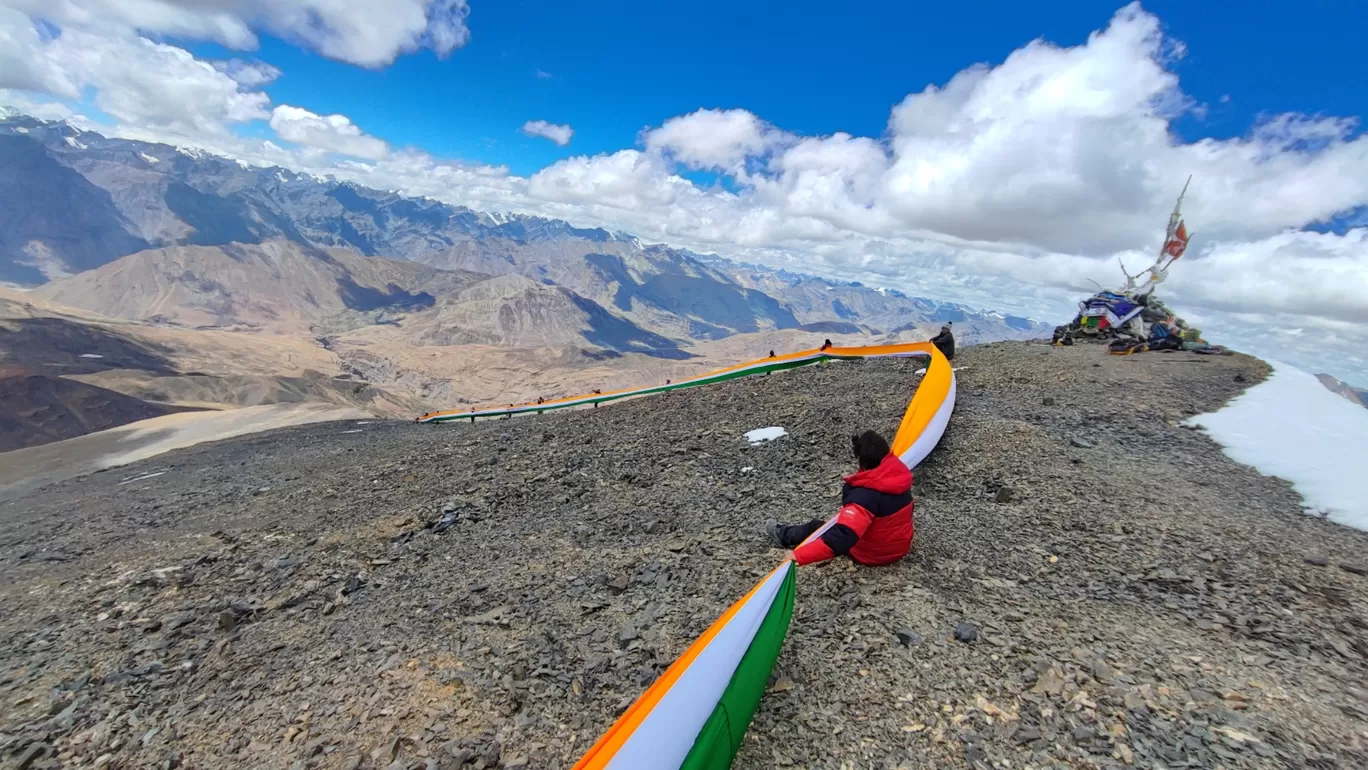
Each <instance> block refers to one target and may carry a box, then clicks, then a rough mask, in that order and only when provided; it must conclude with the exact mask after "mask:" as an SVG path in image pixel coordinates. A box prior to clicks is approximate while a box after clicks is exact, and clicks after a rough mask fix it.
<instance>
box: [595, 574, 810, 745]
mask: <svg viewBox="0 0 1368 770" xmlns="http://www.w3.org/2000/svg"><path fill="white" fill-rule="evenodd" d="M795 570H796V567H794V565H793V563H792V562H787V561H786V562H784V563H783V564H781V565H779V566H778V567H776V568H775V569H774V571H773V572H771V573H770V574H769V575H768V576H766V577H765V579H764V580H761V581H760V583H759V584H758V585H756V586H755V588H753V589H751V592H750V593H748V594H746V595H745V596H744V597H742V598H741V600H740V601H738V602H737V603H736V604H733V605H732V606H731V608H730V609H728V610H727V611H726V612H725V613H723V615H722V617H720V618H718V619H717V621H716V622H715V623H713V624H712V626H710V627H709V628H708V630H707V631H705V632H704V633H703V635H702V636H700V637H698V639H697V640H696V641H695V642H694V643H693V644H692V645H691V646H690V647H689V649H687V650H685V651H684V654H683V655H680V656H679V658H677V659H676V660H675V662H674V663H673V664H672V665H671V666H670V667H669V668H668V669H666V671H665V673H664V674H662V675H661V676H660V678H659V679H657V680H656V682H655V684H653V685H651V688H650V689H649V690H647V691H646V692H645V693H643V694H642V696H641V697H640V698H638V699H637V701H636V703H634V704H632V707H631V708H629V709H627V712H626V713H624V714H623V715H622V716H621V717H620V718H618V721H617V722H616V723H615V724H614V725H613V726H612V727H611V728H610V729H609V730H608V732H606V733H604V734H603V737H601V738H599V740H598V743H596V744H594V747H593V748H592V749H590V750H589V753H587V754H585V755H584V758H583V759H581V760H580V761H579V763H578V764H576V765H575V770H666V769H667V768H668V769H669V770H673V769H674V768H680V770H723V769H724V768H727V767H730V766H731V761H732V758H733V757H735V756H736V752H737V750H739V749H740V748H741V739H742V738H743V737H744V736H745V734H746V727H747V726H748V725H749V724H750V720H751V717H752V716H753V715H754V714H755V709H756V708H757V707H758V706H759V705H760V698H761V697H762V696H763V695H764V693H765V686H766V682H767V681H768V679H769V675H770V671H771V670H772V669H773V668H774V661H775V660H776V659H777V658H778V657H779V649H780V648H781V647H782V646H783V643H784V636H785V634H787V633H788V625H789V618H790V617H792V615H793V594H794V572H795Z"/></svg>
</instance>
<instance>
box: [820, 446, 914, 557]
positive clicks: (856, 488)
mask: <svg viewBox="0 0 1368 770" xmlns="http://www.w3.org/2000/svg"><path fill="white" fill-rule="evenodd" d="M845 482H846V483H845V488H844V489H843V490H841V510H840V511H838V512H837V513H836V516H835V517H834V518H832V519H831V520H830V521H828V522H827V523H826V524H824V525H822V527H821V529H818V530H817V531H816V532H814V533H812V536H811V537H809V538H808V539H807V540H804V541H803V543H802V545H800V546H798V547H797V548H795V549H793V556H794V560H795V561H797V562H798V563H799V564H812V563H813V562H819V561H825V560H827V559H830V558H831V557H833V556H838V555H840V554H849V555H850V558H852V559H854V560H855V561H857V562H859V563H860V564H864V565H867V566H870V567H878V566H882V565H884V564H892V563H893V562H895V561H897V560H899V559H901V558H902V557H904V556H906V555H907V551H908V549H910V548H911V547H912V471H910V470H908V468H907V466H906V465H903V463H902V460H899V459H898V457H897V456H896V455H893V454H889V455H888V456H887V457H885V458H884V459H883V462H881V463H879V467H877V468H871V469H869V470H867V471H860V472H859V473H856V474H855V475H853V476H847V477H846V480H845Z"/></svg>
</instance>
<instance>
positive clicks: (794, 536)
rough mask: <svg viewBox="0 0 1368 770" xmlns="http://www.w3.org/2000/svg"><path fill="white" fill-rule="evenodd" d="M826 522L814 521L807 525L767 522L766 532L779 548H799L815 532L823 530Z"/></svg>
mask: <svg viewBox="0 0 1368 770" xmlns="http://www.w3.org/2000/svg"><path fill="white" fill-rule="evenodd" d="M825 523H826V522H825V521H823V520H821V519H813V520H812V521H809V522H808V523H806V524H780V523H778V522H776V521H768V522H765V532H766V533H767V534H768V535H769V537H770V540H771V541H772V542H773V543H774V545H775V547H777V548H797V547H798V546H799V545H801V544H802V543H803V541H804V540H807V539H808V537H809V536H811V535H812V533H813V532H816V531H817V530H819V529H821V528H822V525H823V524H825Z"/></svg>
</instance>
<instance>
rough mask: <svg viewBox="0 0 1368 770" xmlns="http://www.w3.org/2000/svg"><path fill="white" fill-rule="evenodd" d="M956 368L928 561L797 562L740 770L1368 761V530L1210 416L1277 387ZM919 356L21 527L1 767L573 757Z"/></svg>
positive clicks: (82, 510)
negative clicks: (1240, 459)
mask: <svg viewBox="0 0 1368 770" xmlns="http://www.w3.org/2000/svg"><path fill="white" fill-rule="evenodd" d="M956 364H957V365H964V366H966V367H967V368H965V369H964V370H962V371H961V372H960V373H959V375H958V377H959V404H958V407H957V409H956V412H955V416H954V419H953V420H952V422H951V426H950V430H949V432H948V433H947V435H946V437H945V440H944V442H943V444H942V446H941V448H940V449H938V450H937V452H936V453H934V454H933V455H932V456H931V458H930V459H929V460H928V461H927V462H926V463H924V464H923V466H922V467H920V468H918V470H917V487H916V490H915V494H916V499H917V510H916V518H917V521H916V527H917V536H916V538H917V539H916V544H915V549H914V552H913V553H912V554H911V555H910V556H909V557H908V558H907V559H905V560H904V561H903V562H901V563H899V564H898V565H895V566H893V567H888V568H882V569H867V568H862V567H857V566H854V565H852V564H851V563H849V562H847V561H840V560H838V561H834V562H832V563H829V564H826V565H822V566H815V567H808V568H803V570H802V571H801V573H800V574H799V584H798V601H797V607H796V610H795V615H794V620H793V625H792V628H791V631H790V635H789V638H788V640H787V642H786V644H785V646H784V650H783V653H782V654H781V656H780V658H779V662H778V664H777V666H776V670H775V672H774V680H773V686H772V688H771V691H770V693H769V694H768V695H767V697H766V698H765V700H764V701H763V702H762V704H761V706H760V710H759V712H758V713H757V715H756V718H755V722H754V724H753V725H752V728H751V730H750V732H749V734H748V736H747V738H746V740H745V743H744V745H743V747H742V749H741V753H740V755H739V756H738V758H737V761H736V763H735V767H736V768H738V770H759V769H760V768H775V767H780V768H790V767H791V768H812V769H813V770H816V769H818V768H831V769H833V770H836V769H837V768H880V769H881V770H885V769H889V768H916V767H927V766H937V767H970V766H972V767H1007V766H1009V764H1007V763H1010V766H1011V767H1025V766H1034V767H1066V766H1067V767H1126V766H1136V767H1145V768H1150V767H1179V766H1185V765H1186V766H1193V767H1197V766H1201V767H1217V766H1224V767H1287V766H1314V767H1363V766H1368V753H1365V749H1364V741H1365V735H1368V734H1366V733H1365V731H1366V730H1368V686H1365V685H1364V682H1368V658H1366V656H1368V643H1366V642H1365V639H1366V638H1368V636H1366V635H1365V632H1366V631H1368V622H1366V621H1365V618H1366V617H1368V614H1366V613H1368V578H1364V577H1363V576H1362V575H1360V574H1357V573H1355V572H1352V571H1347V570H1344V569H1338V568H1331V567H1337V566H1338V565H1341V564H1349V565H1351V566H1357V565H1359V564H1361V562H1362V559H1361V555H1362V554H1363V553H1365V552H1368V533H1363V532H1357V531H1354V530H1348V529H1343V528H1340V527H1337V526H1335V525H1333V524H1330V523H1328V522H1325V521H1323V520H1319V519H1316V518H1312V517H1308V516H1306V515H1304V514H1303V513H1302V512H1301V510H1300V508H1299V504H1298V499H1297V497H1296V495H1295V494H1293V492H1292V491H1291V488H1290V487H1289V486H1288V485H1287V484H1286V483H1284V482H1282V481H1279V480H1276V479H1271V478H1265V477H1262V476H1260V475H1259V474H1257V473H1256V472H1254V471H1253V470H1251V469H1249V468H1245V467H1242V466H1239V465H1236V464H1234V463H1232V462H1231V461H1229V460H1228V459H1226V458H1225V457H1224V456H1223V455H1222V454H1221V451H1220V449H1219V447H1217V446H1216V445H1215V444H1214V443H1213V442H1211V441H1210V440H1208V439H1207V438H1206V437H1205V436H1203V435H1202V434H1201V433H1200V432H1197V431H1193V430H1189V429H1187V428H1183V427H1179V423H1180V422H1181V421H1182V420H1183V419H1184V418H1185V417H1188V416H1190V415H1192V414H1194V413H1197V412H1202V411H1207V410H1211V409H1215V408H1217V407H1219V406H1220V405H1221V404H1223V403H1224V402H1225V401H1227V400H1228V399H1230V398H1231V397H1232V396H1234V395H1236V394H1237V393H1238V392H1240V390H1241V389H1242V388H1243V387H1245V386H1246V384H1245V383H1241V382H1237V379H1243V380H1245V381H1246V383H1251V382H1257V381H1258V380H1259V379H1261V378H1262V377H1263V376H1265V375H1266V373H1267V369H1266V367H1264V366H1263V365H1262V364H1260V363H1258V362H1256V361H1254V360H1252V359H1248V358H1245V357H1240V356H1236V357H1229V358H1220V357H1211V358H1198V357H1195V356H1190V355H1187V354H1168V355H1166V354H1159V353H1154V354H1146V355H1137V356H1130V357H1124V358H1113V357H1108V356H1107V355H1106V354H1105V352H1104V351H1102V350H1100V349H1098V348H1095V347H1092V346H1075V347H1073V348H1051V347H1048V346H1045V345H1040V344H1021V343H1007V344H997V345H988V346H983V347H975V348H970V349H967V350H965V351H963V352H962V353H961V354H960V356H959V357H958V358H957V359H956ZM917 368H918V367H917V365H916V363H915V362H909V361H893V360H889V361H866V362H851V363H830V364H825V365H822V366H817V367H811V368H807V369H804V370H799V371H795V372H791V373H785V374H783V375H775V376H772V377H760V378H753V379H747V380H739V381H734V382H730V383H726V384H723V385H718V386H715V387H711V388H705V389H697V390H692V391H686V392H680V393H670V394H664V395H660V396H655V397H652V398H644V399H637V400H633V401H630V402H626V403H621V404H617V405H613V406H611V407H604V408H601V409H598V410H585V411H579V412H574V413H562V414H548V415H544V416H541V417H527V418H518V419H513V420H506V421H504V420H500V421H490V422H482V423H479V424H476V425H473V426H472V425H469V424H457V425H445V426H424V425H412V424H400V423H372V424H368V425H364V426H356V425H355V424H353V423H330V424H320V425H313V426H306V427H299V428H291V429H286V430H281V431H277V432H273V433H268V434H260V435H254V436H250V437H245V438H241V439H237V440H233V441H227V442H220V443H216V444H207V445H201V446H197V447H193V448H190V449H185V450H181V451H178V452H174V453H171V454H168V455H164V456H161V457H158V458H156V459H154V460H150V461H146V462H143V463H139V464H136V465H133V466H130V467H128V468H124V469H120V470H116V471H109V472H105V473H99V474H95V475H91V476H87V477H84V478H80V479H75V480H71V481H67V482H62V483H60V484H56V485H53V486H49V487H47V488H45V489H42V490H40V491H37V492H32V493H29V494H27V496H25V497H22V498H19V499H17V500H12V501H9V502H6V503H3V504H0V607H3V612H0V704H3V707H0V763H16V764H17V763H20V762H27V763H29V765H30V766H31V767H49V766H57V765H58V764H61V765H62V766H91V767H111V768H112V767H127V768H133V767H152V766H157V767H177V766H179V767H197V768H218V767H224V768H227V767H282V768H283V767H290V768H294V767H299V768H391V767H392V768H406V769H408V770H412V769H414V768H430V767H435V768H458V767H464V768H498V767H505V768H515V767H529V768H568V767H570V766H571V765H573V764H574V762H575V760H576V759H577V758H578V757H579V756H580V754H582V753H583V751H584V750H585V749H587V748H588V746H589V745H590V744H591V743H592V742H593V741H594V740H595V739H596V738H597V736H598V735H599V734H600V733H602V732H603V730H605V729H606V728H607V727H608V726H609V725H610V724H611V723H612V721H613V720H614V719H615V718H616V717H617V715H618V714H619V713H621V711H622V710H623V709H624V708H625V707H626V706H627V705H628V704H630V703H631V702H632V700H633V699H634V698H635V697H636V696H637V695H638V694H639V693H640V692H641V691H642V690H643V689H644V688H645V687H646V686H647V685H648V684H649V683H650V682H651V681H652V680H653V679H654V678H655V677H656V676H657V675H659V674H660V672H661V671H663V670H664V668H665V667H666V666H667V665H669V663H670V662H671V661H672V660H673V659H674V658H675V656H677V655H678V654H679V653H680V652H681V651H682V650H683V649H684V648H685V647H686V646H687V645H688V644H689V643H690V642H691V641H692V640H693V639H694V638H695V637H696V636H697V635H698V634H699V633H700V632H702V631H703V629H705V628H706V627H707V626H708V624H709V623H711V622H712V621H713V619H714V618H716V617H717V615H718V614H720V613H721V612H722V611H723V610H724V609H725V608H726V607H727V606H728V605H729V604H730V603H731V602H732V601H734V600H735V599H736V598H738V597H740V596H741V595H742V594H743V593H745V591H746V590H748V589H749V588H750V587H751V586H752V585H753V584H754V582H755V581H756V580H757V579H758V578H759V577H760V576H761V575H763V574H764V573H765V572H766V571H767V570H768V569H770V568H771V567H772V566H773V565H774V563H775V562H776V560H777V558H778V552H776V551H773V550H770V549H768V548H767V547H766V545H765V539H764V537H763V534H762V533H761V531H760V525H761V523H762V522H764V521H765V520H766V519H767V518H776V519H780V520H788V521H804V520H808V519H810V518H812V517H815V516H824V515H827V514H829V513H830V512H832V511H833V510H834V503H835V500H836V496H837V494H838V491H839V488H840V477H841V475H842V474H843V473H846V472H849V471H850V461H849V458H848V457H847V454H848V451H849V450H848V438H847V437H848V435H849V434H850V433H852V432H855V431H857V430H862V429H865V428H874V429H877V430H880V431H884V432H888V433H890V434H891V432H892V431H893V429H894V428H895V427H896V426H897V424H898V421H899V419H900V418H901V415H902V412H903V409H904V408H905V405H906V403H907V399H908V398H909V396H910V395H911V393H912V391H913V389H914V387H915V383H916V380H917V378H916V377H915V376H914V374H913V372H914V371H915V370H916V369H917ZM756 425H783V426H785V427H786V428H787V429H788V431H789V436H788V437H787V438H786V439H784V440H782V441H778V442H771V443H767V444H764V445H761V446H755V447H752V446H748V445H747V443H746V441H745V440H744V439H743V438H742V435H743V433H744V432H745V431H746V430H749V429H750V428H753V427H754V426H756ZM358 427H359V429H360V431H361V432H359V433H357V432H354V431H356V430H358ZM1080 444H1086V446H1081V445H1080ZM743 468H751V469H753V470H750V471H748V472H744V473H743V472H742V469H743ZM1004 489H1007V490H1010V492H1008V493H1007V494H1002V493H1001V490H1004ZM1308 559H1310V560H1312V561H1310V562H1308ZM1321 560H1324V561H1323V562H1322V561H1321ZM1321 563H1324V564H1325V565H1327V566H1325V567H1322V566H1317V564H1321ZM957 629H959V630H960V632H961V633H960V635H959V636H960V638H966V637H967V636H969V634H968V633H967V629H973V631H974V634H973V641H972V642H970V643H964V642H961V641H959V640H957V637H956V632H957Z"/></svg>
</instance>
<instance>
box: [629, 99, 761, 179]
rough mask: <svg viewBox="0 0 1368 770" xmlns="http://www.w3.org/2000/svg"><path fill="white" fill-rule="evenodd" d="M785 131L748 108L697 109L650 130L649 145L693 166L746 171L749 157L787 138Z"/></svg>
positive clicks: (647, 136) (652, 148)
mask: <svg viewBox="0 0 1368 770" xmlns="http://www.w3.org/2000/svg"><path fill="white" fill-rule="evenodd" d="M784 138H785V135H784V134H783V132H780V131H777V130H775V129H774V128H772V127H770V126H768V125H766V124H765V123H764V122H763V121H761V120H760V119H759V118H757V117H756V116H755V115H752V114H751V113H749V112H747V111H745V110H698V111H697V112H693V113H690V114H688V115H684V116H681V117H678V118H670V119H669V120H667V121H665V123H664V125H662V126H661V127H660V128H657V129H654V130H651V131H647V132H646V133H645V136H644V139H645V142H646V148H647V149H648V150H652V151H655V152H663V153H668V154H669V155H671V156H672V157H673V158H675V159H677V160H678V161H679V162H681V163H683V164H685V165H687V166H690V167H692V168H706V169H720V170H723V171H736V172H741V171H744V165H743V164H744V162H745V160H746V158H748V157H752V156H757V155H762V154H764V153H765V151H767V150H769V149H770V148H772V147H774V146H777V145H778V144H780V143H782V142H783V141H784Z"/></svg>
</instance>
